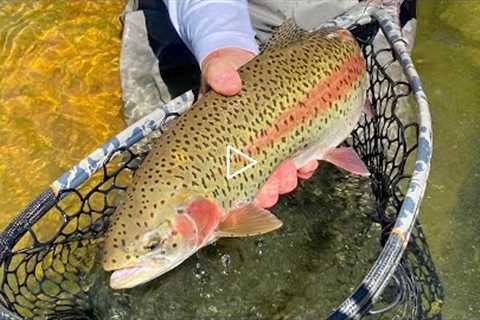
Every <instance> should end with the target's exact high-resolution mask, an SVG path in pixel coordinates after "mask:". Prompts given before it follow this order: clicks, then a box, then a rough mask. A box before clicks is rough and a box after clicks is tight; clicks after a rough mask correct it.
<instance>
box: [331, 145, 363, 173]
mask: <svg viewBox="0 0 480 320" xmlns="http://www.w3.org/2000/svg"><path fill="white" fill-rule="evenodd" d="M323 160H324V161H328V162H330V163H332V164H334V165H336V166H337V167H339V168H342V169H345V170H347V171H348V172H351V173H353V174H356V175H360V176H369V175H370V172H369V171H368V168H367V166H366V165H365V163H363V161H362V159H360V157H359V156H358V154H357V153H356V152H355V150H353V148H352V147H340V148H335V149H332V150H330V151H329V152H328V153H327V154H326V155H325V157H324V159H323Z"/></svg>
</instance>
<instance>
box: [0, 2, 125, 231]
mask: <svg viewBox="0 0 480 320" xmlns="http://www.w3.org/2000/svg"><path fill="white" fill-rule="evenodd" d="M122 8H123V4H122V2H121V1H114V0H101V1H83V0H73V1H56V0H19V1H4V0H1V1H0V136H1V137H2V138H1V139H0V194H1V195H2V197H0V208H1V214H0V227H3V226H4V225H5V224H6V223H7V222H8V221H9V220H10V219H11V217H12V216H13V215H14V214H15V213H16V212H17V211H19V210H20V209H21V208H22V207H24V206H25V205H26V203H27V202H28V201H30V200H31V199H32V198H33V197H34V196H35V195H36V194H38V193H39V192H40V191H42V190H43V189H44V188H45V187H46V186H48V184H49V183H51V182H52V180H53V179H55V178H56V177H58V176H59V175H60V174H62V173H63V172H64V171H65V170H67V169H68V168H70V167H71V166H72V165H73V164H74V163H76V162H77V161H79V160H81V159H82V158H83V157H84V156H85V155H86V154H87V153H88V152H89V151H92V150H93V149H94V148H96V147H97V146H98V145H99V144H101V143H102V142H104V141H105V140H106V139H107V138H108V137H110V136H111V135H113V134H114V133H116V132H118V131H119V130H120V129H121V128H122V127H123V126H124V124H123V121H122V119H121V116H120V86H119V77H118V60H119V58H118V56H119V49H120V30H121V25H120V21H119V14H120V12H121V10H122Z"/></svg>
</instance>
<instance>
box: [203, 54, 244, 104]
mask: <svg viewBox="0 0 480 320" xmlns="http://www.w3.org/2000/svg"><path fill="white" fill-rule="evenodd" d="M204 74H205V80H206V82H207V83H208V85H209V86H210V87H211V88H212V89H213V90H214V91H215V92H217V93H219V94H222V95H225V96H231V95H234V94H237V93H238V92H239V91H240V89H241V88H242V80H241V79H240V76H239V74H238V72H237V70H236V69H235V66H234V65H233V64H231V63H229V62H227V61H225V60H224V59H221V58H213V59H211V60H210V61H209V63H208V64H207V65H206V66H205V69H204Z"/></svg>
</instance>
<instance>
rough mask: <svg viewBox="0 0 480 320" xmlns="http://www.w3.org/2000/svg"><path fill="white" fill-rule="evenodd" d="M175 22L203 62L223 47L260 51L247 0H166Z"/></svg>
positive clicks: (189, 45)
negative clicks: (210, 54)
mask: <svg viewBox="0 0 480 320" xmlns="http://www.w3.org/2000/svg"><path fill="white" fill-rule="evenodd" d="M164 2H165V4H166V6H167V8H168V11H169V15H170V19H171V20H172V24H173V25H174V27H175V29H176V30H177V32H178V33H179V35H180V37H181V38H182V40H183V41H184V42H185V44H186V45H187V46H188V47H189V48H190V50H191V51H192V52H193V54H194V55H195V57H196V59H197V61H198V62H199V63H200V64H201V63H202V61H203V59H204V58H205V57H206V56H207V55H208V54H209V53H211V52H213V51H215V50H216V49H221V48H241V49H244V50H248V51H251V52H253V53H255V54H257V53H258V47H257V44H256V42H255V31H254V30H253V28H252V25H251V22H250V17H249V14H248V7H247V1H246V0H164Z"/></svg>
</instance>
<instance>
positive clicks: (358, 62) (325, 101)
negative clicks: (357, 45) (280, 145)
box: [243, 52, 365, 156]
mask: <svg viewBox="0 0 480 320" xmlns="http://www.w3.org/2000/svg"><path fill="white" fill-rule="evenodd" d="M364 71H365V63H364V60H363V58H362V53H361V52H358V53H357V54H355V55H353V56H352V57H350V59H348V60H347V61H345V62H344V63H343V64H341V65H340V68H339V70H338V71H336V72H334V73H333V74H332V75H331V76H330V77H328V78H326V79H323V80H320V81H319V82H318V83H317V84H316V85H315V87H314V88H313V89H312V90H311V91H310V92H309V93H308V94H307V97H306V99H305V100H303V101H301V102H299V103H297V104H295V105H294V106H293V107H291V108H289V109H288V110H287V111H285V112H284V113H282V114H281V115H280V116H279V117H278V118H277V119H276V121H275V122H274V123H273V124H272V126H270V127H269V128H268V129H267V130H264V131H262V132H260V133H259V134H258V136H257V139H256V140H255V141H254V143H253V144H251V145H247V146H245V147H244V148H243V150H244V151H243V152H245V153H246V154H249V155H250V156H252V155H253V154H256V153H257V152H258V151H259V150H261V149H263V148H264V147H266V146H268V145H269V144H270V143H272V142H274V141H276V140H278V139H280V138H282V137H283V136H285V135H286V134H288V133H289V132H290V131H291V130H292V129H294V128H295V127H297V126H298V124H299V123H305V122H307V121H308V120H310V119H311V118H314V117H315V116H317V114H318V113H321V112H326V111H328V110H329V109H330V107H331V106H333V105H334V102H335V101H338V100H340V99H341V98H342V97H343V96H345V95H347V94H348V91H349V90H350V89H351V87H352V86H353V84H355V83H356V82H358V81H359V79H360V76H361V75H362V74H364ZM275 124H276V125H277V127H278V129H277V128H275Z"/></svg>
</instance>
